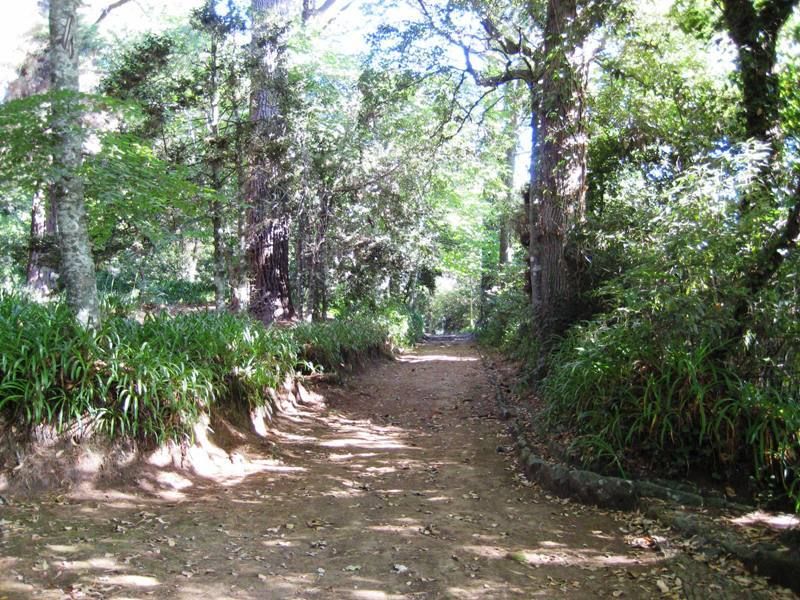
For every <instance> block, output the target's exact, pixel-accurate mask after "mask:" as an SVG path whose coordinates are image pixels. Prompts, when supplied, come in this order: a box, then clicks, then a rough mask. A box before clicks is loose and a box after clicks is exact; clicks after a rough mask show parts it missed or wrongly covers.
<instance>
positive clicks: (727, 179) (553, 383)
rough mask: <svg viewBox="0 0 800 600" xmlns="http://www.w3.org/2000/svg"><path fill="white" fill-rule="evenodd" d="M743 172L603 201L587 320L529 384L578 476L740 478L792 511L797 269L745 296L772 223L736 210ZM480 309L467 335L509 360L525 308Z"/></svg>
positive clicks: (768, 214)
mask: <svg viewBox="0 0 800 600" xmlns="http://www.w3.org/2000/svg"><path fill="white" fill-rule="evenodd" d="M758 161H759V153H758V149H757V148H756V149H755V151H754V150H752V149H748V148H737V149H734V150H732V151H731V152H729V153H728V154H725V155H721V156H720V157H719V158H718V159H717V161H716V162H712V163H710V164H708V165H704V166H699V167H697V168H695V169H693V170H692V171H690V172H688V173H687V174H686V175H684V176H683V177H682V178H681V179H679V180H678V181H677V182H676V183H675V185H674V187H672V188H670V189H668V190H666V191H665V192H658V191H653V190H652V186H648V185H647V183H646V182H643V183H642V185H641V187H639V188H638V189H637V188H636V187H635V186H628V187H627V188H625V189H624V190H623V192H624V194H621V195H620V197H618V198H616V199H614V198H611V199H607V200H608V202H607V204H606V211H605V213H604V215H602V217H601V218H602V219H603V221H602V222H601V223H599V225H598V226H597V228H596V238H595V239H594V240H593V246H594V248H595V250H596V252H595V255H594V257H593V261H594V263H595V265H602V266H603V268H604V269H607V273H606V274H605V275H603V276H602V277H599V278H598V281H602V284H601V285H599V286H598V287H597V289H596V295H595V300H594V301H596V302H597V304H598V306H601V307H602V311H601V312H599V313H598V314H597V315H595V316H594V317H593V318H592V319H591V320H589V321H588V322H584V323H579V324H577V325H574V326H573V327H572V328H571V329H570V330H569V331H568V332H567V334H566V336H565V338H564V339H563V340H562V341H561V343H560V344H559V345H557V346H556V348H555V350H554V351H553V352H551V353H550V354H549V356H547V357H546V360H547V368H546V370H545V372H546V376H545V377H544V378H543V379H542V380H540V381H538V382H537V384H538V391H539V393H540V395H541V398H542V400H543V401H544V406H545V407H546V411H547V416H546V417H547V418H546V422H545V424H544V427H546V428H547V429H548V430H550V431H553V430H557V429H561V430H562V431H567V432H569V433H570V434H571V436H572V439H573V443H572V449H573V450H574V451H575V452H576V453H577V454H578V455H580V456H581V457H582V458H583V460H584V462H585V463H586V464H591V465H595V466H598V465H601V466H602V465H605V466H606V467H612V468H613V467H616V468H618V469H622V467H623V465H625V464H626V463H627V464H630V461H631V459H635V460H636V461H637V462H638V461H645V462H648V463H649V464H651V465H653V466H654V467H655V468H657V469H658V470H660V471H661V472H662V473H664V472H667V473H669V472H672V473H684V474H689V473H692V472H693V473H699V472H702V473H705V474H707V475H711V476H712V477H716V478H718V479H719V480H721V481H730V480H741V479H742V474H748V473H749V477H750V480H751V484H752V485H751V491H752V492H754V493H756V494H761V497H762V498H764V499H769V496H770V495H778V496H779V495H781V494H785V495H788V497H789V498H790V499H791V500H792V501H793V502H794V503H795V505H796V509H798V510H800V319H798V315H799V314H800V302H798V298H800V295H798V282H799V281H800V259H798V256H797V253H795V254H794V255H792V256H790V257H788V258H787V260H786V261H785V262H784V264H783V265H782V267H781V269H780V270H779V272H778V273H777V274H776V276H775V277H774V280H773V281H772V282H771V285H770V286H768V287H766V288H764V289H761V290H758V292H757V293H755V294H752V293H749V292H747V290H746V287H745V285H744V284H743V277H744V276H745V275H744V274H746V273H747V272H748V269H749V268H750V265H752V264H753V262H754V260H755V257H756V256H757V253H758V251H759V248H760V247H761V245H762V244H763V243H764V240H765V239H766V237H767V236H768V235H769V234H770V232H771V231H773V230H775V228H776V227H779V226H780V225H781V223H782V219H784V218H785V217H784V210H783V209H781V208H780V207H777V208H776V207H772V206H770V205H769V204H766V203H765V204H764V206H762V207H758V208H757V209H756V208H753V209H752V210H751V212H750V213H748V214H747V215H746V219H745V218H743V217H742V216H741V214H740V212H739V211H738V202H737V198H738V197H740V195H741V194H742V193H744V192H745V191H746V190H751V191H750V192H749V193H753V192H752V190H753V189H754V188H753V186H754V185H757V177H756V176H755V175H754V173H757V172H758V164H759V163H758ZM757 191H758V189H757V188H756V193H757ZM614 219H617V221H616V224H618V225H619V227H616V228H615V227H612V226H610V222H611V221H612V220H614ZM590 227H591V224H590ZM608 231H612V232H614V233H613V234H608V233H605V232H608ZM597 232H601V233H597ZM590 234H591V231H590ZM595 275H596V274H595ZM743 298H745V299H746V300H747V306H748V311H747V314H746V315H744V316H742V315H741V314H740V313H739V312H737V307H738V306H741V304H742V299H743ZM493 302H494V304H495V306H496V308H495V311H494V315H492V316H491V319H490V320H488V321H487V324H486V325H487V326H486V329H485V334H484V336H483V339H484V340H485V341H487V342H489V343H492V344H494V345H496V346H499V347H501V348H504V349H506V350H507V351H508V350H511V351H512V353H513V352H517V353H518V352H519V347H521V346H522V344H521V343H520V342H519V341H518V340H519V339H520V338H524V337H525V336H526V335H528V337H530V335H529V334H527V332H524V330H523V329H522V323H523V320H522V318H521V317H520V316H519V314H527V313H529V312H530V308H529V306H523V307H522V309H521V310H520V309H519V308H518V305H519V298H518V296H515V295H514V294H513V293H511V292H505V294H504V297H501V298H497V299H494V300H493ZM518 310H520V313H519V314H518V313H517V311H518ZM520 331H522V332H523V333H522V334H520V333H519V332H520ZM515 346H516V347H515ZM785 497H786V496H784V498H785Z"/></svg>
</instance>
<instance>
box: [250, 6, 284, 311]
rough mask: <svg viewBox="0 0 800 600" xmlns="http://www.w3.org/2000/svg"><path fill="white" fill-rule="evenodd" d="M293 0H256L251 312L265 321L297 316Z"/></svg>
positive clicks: (251, 214) (254, 13)
mask: <svg viewBox="0 0 800 600" xmlns="http://www.w3.org/2000/svg"><path fill="white" fill-rule="evenodd" d="M290 5H291V2H289V1H287V0H252V17H253V37H252V42H251V55H252V64H253V67H252V74H251V79H252V90H253V91H252V96H251V104H250V119H251V121H252V125H253V138H252V143H251V148H250V173H249V176H248V182H247V190H246V197H247V205H248V219H247V220H248V234H247V237H248V262H249V266H250V278H251V284H252V287H251V291H250V307H249V308H250V312H251V313H252V314H253V315H254V316H255V317H256V318H258V319H260V320H261V321H263V322H264V323H267V324H268V323H272V322H273V321H275V320H278V319H288V318H291V317H293V316H294V307H293V305H292V299H291V295H290V283H289V224H290V210H289V181H288V178H287V176H286V174H285V169H284V166H283V161H284V160H285V158H286V133H287V131H286V130H287V123H286V115H285V104H286V96H287V94H288V81H287V73H286V64H285V52H286V44H285V41H284V39H283V36H284V33H285V29H286V27H287V23H286V18H285V15H286V13H287V11H288V9H289V7H290Z"/></svg>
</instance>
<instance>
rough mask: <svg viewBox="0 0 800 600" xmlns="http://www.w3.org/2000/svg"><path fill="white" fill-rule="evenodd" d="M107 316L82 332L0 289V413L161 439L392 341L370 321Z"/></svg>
mask: <svg viewBox="0 0 800 600" xmlns="http://www.w3.org/2000/svg"><path fill="white" fill-rule="evenodd" d="M114 308H115V314H111V315H107V317H106V319H105V320H104V322H103V325H102V327H101V328H100V329H99V330H98V331H95V332H91V331H85V330H83V329H81V328H80V327H79V326H78V325H77V324H76V322H75V321H74V319H73V318H72V315H71V314H70V312H69V310H68V309H67V307H66V306H65V305H63V304H61V303H57V304H52V305H41V304H37V303H35V302H31V301H29V300H27V299H24V298H22V297H20V296H17V295H1V296H0V352H2V358H0V413H2V414H3V415H4V416H6V417H7V418H8V419H10V420H11V421H12V422H17V423H24V424H27V425H38V424H43V423H47V424H52V425H55V426H56V427H57V428H59V429H63V428H65V427H67V426H68V425H73V424H76V423H77V424H82V425H86V426H90V427H91V428H93V429H95V430H99V431H102V432H105V433H106V434H108V435H109V436H112V437H113V436H131V437H136V438H142V439H145V438H146V439H150V440H153V441H156V442H161V441H164V440H166V439H182V438H186V437H187V436H190V435H191V431H192V425H193V424H194V423H195V422H196V421H197V418H198V417H199V415H200V414H202V413H203V412H208V411H210V410H212V409H213V408H214V407H221V406H225V405H226V404H227V405H230V404H233V405H236V406H239V407H241V406H245V407H247V408H253V407H257V406H262V405H264V404H265V403H267V402H269V401H270V400H269V399H270V395H269V390H270V389H277V388H278V387H279V386H280V385H281V384H282V383H283V382H284V381H285V380H286V378H287V377H290V376H293V375H295V374H296V373H297V371H298V369H299V368H301V367H302V368H305V369H311V370H315V369H328V370H336V369H338V368H340V367H341V366H342V365H344V364H347V363H349V362H352V361H354V360H356V359H357V358H358V357H361V356H365V355H367V354H374V353H375V352H377V351H381V350H383V349H385V348H386V347H387V344H389V343H390V342H389V340H390V329H389V327H388V326H387V324H386V323H385V322H383V321H382V320H381V319H376V318H368V317H366V316H362V317H358V318H351V319H348V320H344V321H332V322H327V323H318V324H302V325H299V326H298V327H296V328H293V329H277V328H271V329H266V328H265V327H264V326H263V325H262V324H261V323H259V322H256V321H253V320H251V319H248V318H243V317H239V316H234V315H230V314H217V313H205V312H198V313H192V314H183V315H178V316H175V317H172V316H169V315H167V314H166V313H161V314H157V315H152V316H148V317H146V318H145V319H144V321H143V322H138V321H135V320H132V319H128V318H125V317H123V316H119V314H118V308H119V307H114Z"/></svg>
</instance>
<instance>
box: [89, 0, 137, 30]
mask: <svg viewBox="0 0 800 600" xmlns="http://www.w3.org/2000/svg"><path fill="white" fill-rule="evenodd" d="M130 1H131V0H117V1H116V2H112V3H111V4H109V5H108V6H106V7H105V8H104V9H103V11H102V12H101V13H100V16H99V17H97V20H96V21H95V22H94V24H95V26H96V25H99V24H100V22H101V21H102V20H103V19H105V18H106V17H107V16H108V14H109V13H110V12H111V11H112V10H114V9H115V8H119V7H120V6H122V5H123V4H127V3H128V2H130Z"/></svg>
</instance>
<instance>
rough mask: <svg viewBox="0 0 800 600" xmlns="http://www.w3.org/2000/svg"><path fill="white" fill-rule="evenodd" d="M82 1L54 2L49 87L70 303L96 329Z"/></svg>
mask: <svg viewBox="0 0 800 600" xmlns="http://www.w3.org/2000/svg"><path fill="white" fill-rule="evenodd" d="M78 4H79V0H50V66H51V77H52V79H51V83H52V86H51V89H52V91H53V92H55V93H56V94H57V97H56V99H55V101H54V102H53V108H52V131H53V138H54V144H53V174H54V177H53V199H54V202H55V205H56V217H57V222H58V237H59V246H60V249H61V269H60V270H61V278H62V279H63V281H64V287H65V288H66V291H67V303H68V304H69V306H70V308H71V309H72V311H73V312H74V314H75V316H76V317H77V319H78V322H79V323H81V325H83V326H84V327H94V326H96V325H98V324H99V322H100V310H99V303H98V300H97V280H96V277H95V267H94V261H93V259H92V252H91V246H90V242H89V233H88V229H87V225H86V208H85V206H84V197H83V182H82V181H81V178H80V173H79V170H80V167H81V147H82V144H83V136H82V132H81V126H80V121H81V107H80V101H79V99H78V97H77V94H78V92H79V85H78V50H77V48H76V46H75V30H76V29H77V8H78Z"/></svg>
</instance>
